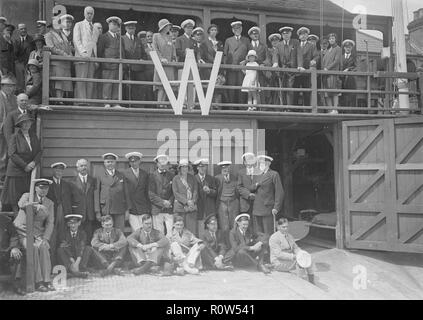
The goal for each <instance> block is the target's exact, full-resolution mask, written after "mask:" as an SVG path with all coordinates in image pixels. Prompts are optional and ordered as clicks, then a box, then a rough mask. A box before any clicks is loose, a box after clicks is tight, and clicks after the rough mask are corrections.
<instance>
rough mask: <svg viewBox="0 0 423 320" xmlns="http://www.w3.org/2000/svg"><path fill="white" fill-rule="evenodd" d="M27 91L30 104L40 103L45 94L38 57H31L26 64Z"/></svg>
mask: <svg viewBox="0 0 423 320" xmlns="http://www.w3.org/2000/svg"><path fill="white" fill-rule="evenodd" d="M26 68H27V75H26V79H25V93H26V95H27V96H28V103H29V104H40V103H41V100H42V96H43V92H42V88H43V87H42V75H41V66H40V64H39V63H38V61H37V60H36V59H29V60H28V64H27V65H26Z"/></svg>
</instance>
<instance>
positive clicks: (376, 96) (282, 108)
mask: <svg viewBox="0 0 423 320" xmlns="http://www.w3.org/2000/svg"><path fill="white" fill-rule="evenodd" d="M51 61H70V62H81V61H82V62H94V63H98V64H100V65H102V64H110V63H114V64H118V65H119V68H118V79H116V80H110V79H100V78H98V79H95V78H76V77H57V76H50V63H51ZM128 65H147V66H153V67H154V64H153V62H152V61H145V60H126V59H110V58H81V57H64V56H57V55H51V54H50V52H48V51H47V52H45V55H44V58H43V92H42V104H43V105H49V106H55V105H56V106H57V105H59V104H65V105H66V106H67V107H68V108H69V106H72V105H81V104H83V105H84V106H91V107H103V106H104V105H105V104H118V105H121V106H124V107H127V108H133V109H135V108H136V109H141V110H149V111H151V112H152V111H165V110H166V109H167V110H170V109H171V106H170V102H168V101H156V100H149V101H146V100H143V101H139V100H131V99H130V97H124V90H125V86H128V85H142V86H160V85H161V84H162V83H161V82H153V81H134V80H126V79H125V78H124V69H125V68H126V66H128ZM163 66H165V67H174V68H175V74H177V72H176V70H177V69H182V68H183V66H184V63H181V62H174V63H167V64H163ZM212 66H213V65H212V64H198V68H199V69H200V72H201V70H202V69H204V68H208V69H211V68H212ZM228 70H232V71H233V70H239V71H241V70H258V71H261V72H266V71H269V72H270V73H271V74H272V76H275V77H276V79H278V78H279V77H281V76H282V75H284V74H288V73H289V74H302V75H305V74H306V75H309V76H310V83H311V86H310V88H284V87H280V86H261V87H259V88H258V89H259V90H260V94H259V95H260V96H261V97H262V96H263V95H264V92H270V93H272V92H276V93H277V96H281V94H282V93H283V92H299V93H306V92H309V93H310V105H286V104H285V105H284V104H283V103H282V100H281V99H277V101H276V102H275V103H271V104H265V103H263V101H261V102H259V103H258V104H256V105H254V107H256V111H248V113H249V114H257V115H260V114H272V115H273V114H275V113H280V112H288V113H302V114H304V113H307V114H312V115H318V114H319V115H324V114H327V113H328V112H329V111H332V110H336V111H338V112H339V113H340V114H343V115H359V114H362V115H367V116H369V117H374V116H382V117H383V116H385V117H386V116H387V115H393V114H401V115H404V114H410V113H411V114H421V113H422V110H423V94H422V90H423V73H389V72H354V71H352V72H343V71H323V70H316V69H315V68H311V69H309V70H305V71H299V70H298V69H288V68H274V67H262V66H260V67H246V66H243V65H225V64H222V65H220V69H219V72H220V73H221V72H225V71H228ZM329 75H336V76H338V77H345V76H352V77H355V78H356V79H359V78H365V79H366V82H365V83H366V87H365V88H361V89H354V90H352V89H325V88H322V86H321V85H319V84H321V83H322V78H323V77H325V76H329ZM399 79H407V80H408V83H411V82H415V85H414V87H415V88H416V89H415V90H411V89H410V88H409V90H408V91H403V90H399V89H398V87H397V86H395V83H398V80H399ZM55 80H65V81H72V82H73V83H75V82H91V83H113V84H118V88H119V90H118V99H114V100H106V99H98V98H95V99H77V98H70V97H68V98H55V97H52V96H51V93H50V87H51V86H50V81H55ZM201 82H202V86H203V87H207V85H208V79H202V81H201ZM375 82H379V83H382V84H383V85H379V87H378V88H376V89H375V88H373V87H372V84H374V83H375ZM170 84H171V86H172V87H173V88H174V91H175V90H176V91H177V88H178V86H179V81H177V80H175V81H170ZM385 84H386V85H385ZM241 89H246V87H242V86H229V85H216V87H215V92H216V90H226V91H229V90H238V91H240V90H241ZM254 89H257V88H254ZM330 92H332V93H338V94H339V95H345V94H355V95H356V96H357V97H358V101H360V102H361V105H360V106H346V105H342V106H341V105H338V107H333V106H326V105H324V103H322V102H321V101H322V100H323V99H322V98H321V97H322V96H323V95H324V94H325V93H330ZM300 95H301V94H300ZM400 95H408V96H409V98H410V104H409V107H405V106H401V105H399V104H398V103H397V101H398V100H399V99H398V97H399V96H400ZM187 96H188V97H190V96H191V97H194V96H195V93H194V85H193V80H189V84H188V88H187ZM303 98H304V97H303ZM362 105H364V106H362ZM375 105H376V106H375ZM162 106H166V108H165V110H163V108H161V107H162ZM251 106H252V105H249V104H244V103H239V102H235V101H227V102H224V103H217V102H213V103H212V104H211V109H210V114H213V113H216V114H218V113H221V112H230V113H235V114H238V113H244V114H245V113H247V109H248V108H249V107H251ZM75 108H80V106H78V107H77V106H75ZM170 111H171V110H170ZM198 112H199V103H198V102H197V101H195V100H194V99H190V98H188V99H186V105H185V108H184V110H183V113H198Z"/></svg>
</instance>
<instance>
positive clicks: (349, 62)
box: [341, 53, 357, 89]
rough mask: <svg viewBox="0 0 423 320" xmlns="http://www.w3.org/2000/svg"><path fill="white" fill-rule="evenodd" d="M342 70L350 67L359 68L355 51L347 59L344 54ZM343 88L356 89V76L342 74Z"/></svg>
mask: <svg viewBox="0 0 423 320" xmlns="http://www.w3.org/2000/svg"><path fill="white" fill-rule="evenodd" d="M341 68H342V69H341V70H342V71H344V70H345V69H348V72H350V71H356V70H357V57H356V56H355V54H354V53H351V55H350V56H349V58H348V59H345V53H344V54H343V55H342V67H341ZM341 79H342V88H344V89H356V82H355V78H354V76H352V75H350V74H348V75H346V76H342V77H341Z"/></svg>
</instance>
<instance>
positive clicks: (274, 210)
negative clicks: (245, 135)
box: [252, 155, 284, 235]
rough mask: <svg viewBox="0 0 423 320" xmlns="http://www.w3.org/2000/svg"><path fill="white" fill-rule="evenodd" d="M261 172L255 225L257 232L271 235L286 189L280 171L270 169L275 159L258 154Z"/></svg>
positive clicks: (254, 211) (256, 198)
mask: <svg viewBox="0 0 423 320" xmlns="http://www.w3.org/2000/svg"><path fill="white" fill-rule="evenodd" d="M257 161H258V164H259V170H260V172H261V174H260V175H259V176H258V177H257V191H256V196H255V199H254V206H253V217H252V218H253V226H254V230H255V231H256V232H262V233H265V234H267V235H271V234H272V233H273V232H274V230H275V229H274V227H275V226H274V219H275V217H276V215H277V214H278V213H279V212H281V209H282V203H283V198H284V190H283V187H282V183H281V178H280V176H279V173H277V172H276V171H274V170H272V169H270V164H271V163H272V161H273V159H272V157H269V156H263V155H261V156H258V157H257Z"/></svg>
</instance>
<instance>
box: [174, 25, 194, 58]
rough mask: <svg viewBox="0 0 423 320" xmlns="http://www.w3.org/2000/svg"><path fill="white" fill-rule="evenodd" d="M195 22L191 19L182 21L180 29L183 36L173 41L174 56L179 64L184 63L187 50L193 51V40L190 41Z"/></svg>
mask: <svg viewBox="0 0 423 320" xmlns="http://www.w3.org/2000/svg"><path fill="white" fill-rule="evenodd" d="M194 26H195V22H194V20H192V19H187V20H184V21H183V22H182V23H181V28H182V29H183V30H184V34H183V35H181V36H179V37H177V38H176V41H175V49H176V56H177V57H178V61H179V62H184V61H185V55H186V50H187V49H194V39H192V31H193V30H194Z"/></svg>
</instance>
